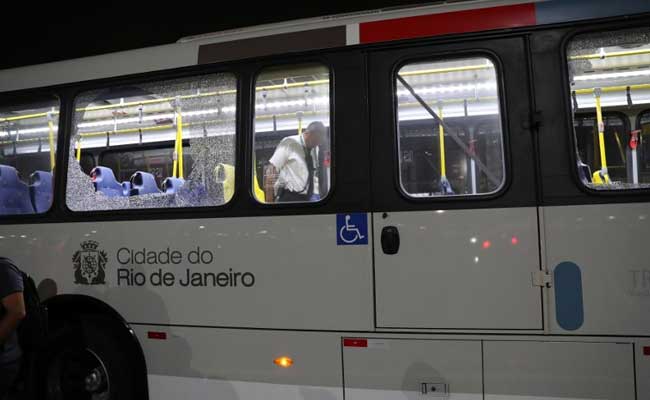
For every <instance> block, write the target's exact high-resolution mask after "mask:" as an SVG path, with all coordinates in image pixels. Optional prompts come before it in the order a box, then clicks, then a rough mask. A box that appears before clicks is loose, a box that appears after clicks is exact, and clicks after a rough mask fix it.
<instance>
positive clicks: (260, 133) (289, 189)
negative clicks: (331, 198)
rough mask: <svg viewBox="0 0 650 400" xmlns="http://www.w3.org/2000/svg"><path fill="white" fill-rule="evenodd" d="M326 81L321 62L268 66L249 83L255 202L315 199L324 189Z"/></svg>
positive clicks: (327, 154)
mask: <svg viewBox="0 0 650 400" xmlns="http://www.w3.org/2000/svg"><path fill="white" fill-rule="evenodd" d="M329 90H330V80H329V70H328V69H327V68H326V67H324V66H321V65H314V64H308V65H299V66H291V67H282V68H269V69H266V70H264V71H263V72H262V73H261V74H260V75H259V76H258V77H257V82H256V86H255V135H254V138H253V142H254V154H253V182H252V186H253V187H252V192H253V194H254V195H255V198H256V199H257V201H259V202H261V203H287V202H302V203H305V202H315V201H319V200H320V199H323V198H324V197H325V196H327V193H328V192H329V190H330V160H331V149H330V142H331V141H330V130H329V121H330V93H329Z"/></svg>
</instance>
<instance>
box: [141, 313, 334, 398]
mask: <svg viewBox="0 0 650 400" xmlns="http://www.w3.org/2000/svg"><path fill="white" fill-rule="evenodd" d="M135 330H136V332H137V335H138V337H139V338H140V341H141V342H142V343H143V347H144V351H145V354H146V357H147V365H148V366H149V370H148V372H149V392H150V397H151V398H152V399H157V400H166V399H169V400H172V399H174V400H176V399H192V400H195V399H196V400H202V399H205V400H207V399H223V400H235V399H270V400H284V399H306V400H309V399H311V400H342V398H343V393H342V392H343V389H342V386H343V384H342V371H341V353H340V346H341V344H340V343H341V339H340V336H338V335H336V334H328V333H305V332H278V331H268V330H264V331H258V330H226V329H212V328H184V327H159V326H145V325H142V326H137V327H136V328H135ZM150 332H155V333H156V335H150ZM161 334H164V335H165V336H164V339H161ZM150 336H155V337H157V339H150V338H149V337H150ZM280 357H288V358H290V359H291V361H293V364H292V365H291V366H288V367H281V366H279V365H277V364H276V363H275V362H274V361H275V360H277V359H279V358H280Z"/></svg>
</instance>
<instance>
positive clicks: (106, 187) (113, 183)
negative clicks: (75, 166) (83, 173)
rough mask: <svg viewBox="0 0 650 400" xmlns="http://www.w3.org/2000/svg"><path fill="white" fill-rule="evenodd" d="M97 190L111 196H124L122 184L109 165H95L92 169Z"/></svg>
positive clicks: (91, 175)
mask: <svg viewBox="0 0 650 400" xmlns="http://www.w3.org/2000/svg"><path fill="white" fill-rule="evenodd" d="M90 178H91V179H92V181H93V186H94V187H95V191H97V192H101V193H103V194H104V195H106V196H109V197H116V196H123V194H122V185H120V183H119V182H118V181H117V180H116V179H115V175H114V174H113V170H112V169H110V168H108V167H95V168H93V169H92V171H90Z"/></svg>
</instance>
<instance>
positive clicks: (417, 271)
mask: <svg viewBox="0 0 650 400" xmlns="http://www.w3.org/2000/svg"><path fill="white" fill-rule="evenodd" d="M369 68H370V75H369V78H370V82H371V83H372V84H371V85H370V89H369V90H370V99H371V116H370V119H371V140H372V157H373V164H372V185H373V188H372V193H373V210H374V213H373V232H374V234H373V238H374V252H375V258H374V270H375V282H374V284H375V295H376V298H375V312H376V325H377V328H379V329H381V328H390V329H435V330H437V329H440V330H447V329H465V330H530V331H538V330H542V329H543V319H542V318H543V316H542V301H541V299H542V293H541V287H540V286H539V285H537V284H536V282H534V281H535V278H538V277H539V272H540V256H539V235H538V221H537V208H536V200H535V199H536V195H535V162H534V159H535V158H534V149H533V140H532V135H533V134H532V132H531V129H530V128H529V126H530V123H529V121H530V118H531V110H530V106H529V103H530V102H529V94H530V93H529V76H528V72H527V59H526V47H525V40H524V38H522V37H508V38H501V39H489V40H476V41H463V42H462V43H451V42H443V43H438V44H430V45H422V46H418V47H413V46H412V45H411V46H409V47H397V48H392V49H389V50H381V51H376V52H372V53H371V54H370V55H369Z"/></svg>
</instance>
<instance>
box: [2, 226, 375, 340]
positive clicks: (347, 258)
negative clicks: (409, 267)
mask: <svg viewBox="0 0 650 400" xmlns="http://www.w3.org/2000/svg"><path fill="white" fill-rule="evenodd" d="M0 235H1V236H2V238H0V252H1V253H2V254H3V255H5V256H7V257H10V258H12V259H14V260H15V261H16V262H17V264H18V265H20V266H24V267H25V269H27V270H28V271H30V272H33V273H36V274H37V276H38V279H39V281H40V279H44V278H50V279H53V280H54V281H55V282H56V284H57V286H58V292H59V293H77V294H86V295H89V296H93V297H96V298H98V299H100V300H103V301H105V302H107V303H108V304H110V305H111V306H113V307H114V308H115V309H116V310H117V311H118V312H120V313H121V314H122V315H123V316H124V317H125V318H126V319H127V320H128V321H129V322H140V323H150V324H181V325H203V326H222V327H228V326H230V327H248V328H274V329H320V330H337V329H338V330H344V329H346V330H350V329H351V330H371V329H372V328H373V320H372V315H373V311H372V310H373V305H372V270H371V265H372V262H371V257H372V255H371V250H370V246H369V245H368V246H337V244H336V215H317V216H316V215H314V216H294V217H292V216H282V217H267V218H231V219H228V218H224V219H210V220H170V221H165V220H157V221H133V222H132V221H122V222H93V223H74V224H71V223H67V224H41V225H5V226H3V227H2V229H0ZM87 240H93V241H96V242H98V246H99V247H98V250H103V251H105V252H106V254H107V259H108V261H107V263H106V266H105V270H106V285H77V284H75V283H74V269H73V262H72V257H73V255H74V253H75V252H77V251H79V250H82V248H81V243H82V242H84V241H87ZM167 247H169V248H170V249H172V250H174V249H175V250H178V251H179V252H180V253H182V255H183V261H182V262H181V263H179V264H171V263H169V264H160V265H155V264H153V263H147V264H146V265H135V264H133V263H126V264H124V265H121V264H120V263H119V262H118V259H117V257H118V250H119V249H120V248H129V249H134V250H141V249H148V250H154V251H161V250H165V249H166V248H167ZM197 248H200V249H201V251H202V252H203V251H206V250H209V251H211V252H212V254H213V260H212V262H210V263H208V264H204V263H198V264H192V263H191V261H192V260H189V261H188V259H187V257H188V256H189V254H190V252H191V251H192V250H196V249H197ZM126 254H127V253H126V252H125V251H124V250H123V251H122V252H120V253H119V256H120V257H121V260H122V261H125V260H126ZM206 260H207V255H206ZM119 268H122V269H128V270H131V269H132V270H133V272H134V273H143V274H144V275H145V276H146V277H147V282H146V284H144V285H142V286H136V285H128V284H127V283H128V281H127V280H124V279H122V280H121V281H118V269H119ZM188 268H189V269H190V270H191V271H192V272H197V273H205V272H211V273H220V272H225V273H229V269H232V270H233V273H234V272H239V273H245V272H250V273H252V274H254V276H255V284H254V286H252V287H244V286H242V285H241V284H240V285H238V286H237V287H211V286H209V287H205V286H201V287H191V286H182V285H181V283H182V282H185V281H186V280H187V279H186V275H187V272H186V271H187V269H188ZM158 270H161V271H162V273H163V274H164V273H167V272H169V273H172V274H174V276H175V282H177V284H174V285H170V286H165V285H152V284H151V280H150V279H149V278H150V277H151V276H152V273H154V272H156V271H158ZM155 283H157V281H156V282H155ZM210 283H211V280H210Z"/></svg>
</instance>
